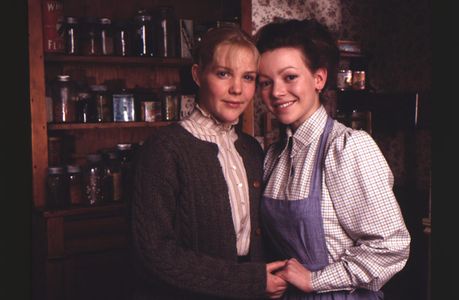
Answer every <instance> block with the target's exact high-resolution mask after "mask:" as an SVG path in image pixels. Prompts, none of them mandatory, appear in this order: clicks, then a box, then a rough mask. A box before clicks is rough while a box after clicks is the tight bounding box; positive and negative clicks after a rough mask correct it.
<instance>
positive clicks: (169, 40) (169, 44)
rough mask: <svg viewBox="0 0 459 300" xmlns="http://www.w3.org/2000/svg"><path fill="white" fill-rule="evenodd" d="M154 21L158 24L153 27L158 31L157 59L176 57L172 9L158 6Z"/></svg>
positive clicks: (174, 25) (175, 35)
mask: <svg viewBox="0 0 459 300" xmlns="http://www.w3.org/2000/svg"><path fill="white" fill-rule="evenodd" d="M155 19H156V20H157V22H158V23H159V24H158V25H156V26H155V27H156V28H158V29H159V32H157V34H156V43H155V44H156V48H157V51H156V54H157V55H158V56H159V57H176V56H177V40H178V38H177V35H178V31H177V25H176V23H177V21H176V17H175V13H174V7H172V6H159V7H158V8H157V17H156V18H155Z"/></svg>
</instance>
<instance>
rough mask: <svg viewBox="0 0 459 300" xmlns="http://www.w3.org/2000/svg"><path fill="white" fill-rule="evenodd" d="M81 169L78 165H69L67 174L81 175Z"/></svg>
mask: <svg viewBox="0 0 459 300" xmlns="http://www.w3.org/2000/svg"><path fill="white" fill-rule="evenodd" d="M80 172H81V168H80V166H78V165H67V173H72V174H74V173H80Z"/></svg>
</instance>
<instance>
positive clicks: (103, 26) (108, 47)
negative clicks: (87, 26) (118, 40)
mask: <svg viewBox="0 0 459 300" xmlns="http://www.w3.org/2000/svg"><path fill="white" fill-rule="evenodd" d="M99 29H100V30H99V32H98V33H99V35H100V54H101V55H113V53H114V49H113V45H114V44H113V28H112V20H110V19H109V18H100V19H99Z"/></svg>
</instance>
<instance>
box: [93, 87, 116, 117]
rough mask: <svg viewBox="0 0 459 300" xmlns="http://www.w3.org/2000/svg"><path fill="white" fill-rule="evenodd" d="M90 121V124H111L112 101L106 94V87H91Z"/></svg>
mask: <svg viewBox="0 0 459 300" xmlns="http://www.w3.org/2000/svg"><path fill="white" fill-rule="evenodd" d="M89 88H90V90H91V93H92V98H91V105H90V108H91V109H90V111H91V114H90V115H91V121H92V122H96V123H99V122H111V121H112V101H111V97H110V95H109V94H108V88H107V86H106V85H91V86H90V87H89Z"/></svg>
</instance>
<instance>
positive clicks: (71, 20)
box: [65, 16, 78, 24]
mask: <svg viewBox="0 0 459 300" xmlns="http://www.w3.org/2000/svg"><path fill="white" fill-rule="evenodd" d="M65 23H67V24H78V18H77V17H70V16H68V17H65Z"/></svg>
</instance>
